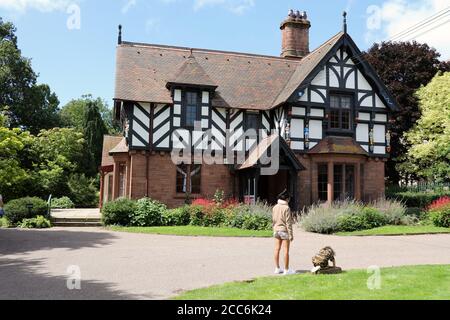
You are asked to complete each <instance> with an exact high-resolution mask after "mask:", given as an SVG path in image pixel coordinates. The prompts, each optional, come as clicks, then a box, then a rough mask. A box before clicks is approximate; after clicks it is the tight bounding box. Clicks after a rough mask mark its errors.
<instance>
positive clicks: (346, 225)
mask: <svg viewBox="0 0 450 320" xmlns="http://www.w3.org/2000/svg"><path fill="white" fill-rule="evenodd" d="M338 224H339V226H338V230H339V231H348V232H351V231H358V230H364V229H366V228H365V227H364V220H363V217H362V216H361V215H358V214H345V215H342V216H340V217H339V218H338Z"/></svg>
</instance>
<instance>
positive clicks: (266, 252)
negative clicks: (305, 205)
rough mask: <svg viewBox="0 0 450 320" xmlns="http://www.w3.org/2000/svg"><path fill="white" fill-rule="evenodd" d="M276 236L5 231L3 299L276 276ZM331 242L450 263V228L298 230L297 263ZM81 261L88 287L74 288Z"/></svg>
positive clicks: (364, 253)
mask: <svg viewBox="0 0 450 320" xmlns="http://www.w3.org/2000/svg"><path fill="white" fill-rule="evenodd" d="M272 245H273V243H272V239H250V238H242V239H238V238H195V237H175V236H157V235H144V234H128V233H114V232H108V231H105V230H102V229H100V228H88V229H86V228H83V229H78V228H70V229H67V228H65V229H61V228H54V229H51V230H44V231H38V230H5V229H3V230H0V299H130V298H137V299H160V298H167V297H170V296H173V295H175V294H177V293H178V292H180V291H182V290H188V289H193V288H199V287H205V286H209V285H213V284H219V283H223V282H228V281H233V280H246V279H251V278H253V277H257V276H265V275H271V272H272V269H273V268H272ZM325 245H331V246H333V248H335V250H336V252H337V262H338V264H339V265H340V266H342V267H343V268H344V269H351V268H367V267H368V266H371V265H378V266H380V267H385V266H396V265H413V264H450V235H433V236H424V235H420V236H413V237H411V236H410V237H407V236H397V237H337V236H323V235H316V234H309V233H304V232H301V231H297V234H296V240H295V241H294V243H293V248H292V265H293V266H294V267H296V268H297V269H299V270H305V269H310V267H311V260H310V259H311V257H312V256H313V254H314V253H315V252H316V251H317V250H318V249H320V248H321V247H323V246H325ZM72 265H75V266H78V267H79V268H80V271H81V279H82V282H81V290H72V291H70V290H68V289H67V287H66V281H67V276H68V273H67V268H68V267H69V266H72Z"/></svg>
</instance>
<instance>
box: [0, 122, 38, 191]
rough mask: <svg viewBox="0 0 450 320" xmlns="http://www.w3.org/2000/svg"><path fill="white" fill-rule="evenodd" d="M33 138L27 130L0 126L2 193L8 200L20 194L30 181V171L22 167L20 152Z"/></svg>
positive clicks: (0, 180) (0, 185)
mask: <svg viewBox="0 0 450 320" xmlns="http://www.w3.org/2000/svg"><path fill="white" fill-rule="evenodd" d="M32 140H33V137H32V136H31V135H30V134H29V133H28V132H26V131H25V132H24V131H22V130H20V129H18V128H16V129H9V128H6V127H3V126H0V194H1V195H3V197H4V198H5V199H6V200H10V199H14V198H16V197H18V196H20V195H21V194H22V193H23V192H24V191H25V189H26V185H27V182H29V181H30V174H29V171H28V170H27V169H25V168H23V167H22V164H21V161H20V153H21V152H23V150H24V149H26V148H28V147H29V146H30V145H31V143H32Z"/></svg>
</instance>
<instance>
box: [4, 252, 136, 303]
mask: <svg viewBox="0 0 450 320" xmlns="http://www.w3.org/2000/svg"><path fill="white" fill-rule="evenodd" d="M42 265H43V261H41V260H38V259H33V260H22V259H6V258H0V279H1V286H0V299H1V300H129V299H138V298H139V297H137V296H133V295H130V294H128V293H125V292H122V291H120V290H117V289H115V288H114V285H113V284H111V283H104V282H98V281H88V280H83V279H82V281H81V289H80V290H76V289H74V290H69V289H68V288H67V281H68V280H69V284H73V280H70V279H69V278H68V277H67V278H66V277H63V276H54V275H49V274H45V273H38V272H37V271H38V270H39V269H42Z"/></svg>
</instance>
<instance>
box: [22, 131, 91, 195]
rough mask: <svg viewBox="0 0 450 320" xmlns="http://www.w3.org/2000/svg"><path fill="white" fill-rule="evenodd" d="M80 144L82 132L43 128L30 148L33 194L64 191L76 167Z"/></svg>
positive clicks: (66, 189)
mask: <svg viewBox="0 0 450 320" xmlns="http://www.w3.org/2000/svg"><path fill="white" fill-rule="evenodd" d="M83 147H84V139H83V135H82V133H80V132H78V131H77V130H75V129H69V128H62V129H60V128H54V129H50V130H42V131H41V132H40V133H39V135H38V136H37V137H36V138H35V139H34V143H33V146H32V148H31V150H32V151H31V153H32V177H33V182H34V183H33V185H34V186H35V189H34V195H39V196H45V197H47V196H48V195H49V194H53V195H54V196H58V197H59V196H65V195H67V193H68V187H67V181H68V179H69V175H70V174H72V173H73V172H76V171H77V170H78V169H79V165H78V164H79V163H80V161H81V159H82V156H83V153H82V152H83Z"/></svg>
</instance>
